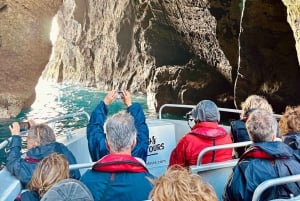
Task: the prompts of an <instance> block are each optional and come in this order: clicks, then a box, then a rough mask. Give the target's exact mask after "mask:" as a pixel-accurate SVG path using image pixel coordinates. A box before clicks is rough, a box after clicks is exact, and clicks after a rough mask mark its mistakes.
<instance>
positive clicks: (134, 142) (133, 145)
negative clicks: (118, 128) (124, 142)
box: [131, 138, 136, 149]
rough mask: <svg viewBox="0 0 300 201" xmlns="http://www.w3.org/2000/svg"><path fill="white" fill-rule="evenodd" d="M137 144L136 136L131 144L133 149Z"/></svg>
mask: <svg viewBox="0 0 300 201" xmlns="http://www.w3.org/2000/svg"><path fill="white" fill-rule="evenodd" d="M135 145H136V138H134V140H133V142H132V144H131V149H133V148H134V147H135Z"/></svg>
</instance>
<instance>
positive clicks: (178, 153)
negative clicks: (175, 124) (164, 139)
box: [169, 100, 232, 166]
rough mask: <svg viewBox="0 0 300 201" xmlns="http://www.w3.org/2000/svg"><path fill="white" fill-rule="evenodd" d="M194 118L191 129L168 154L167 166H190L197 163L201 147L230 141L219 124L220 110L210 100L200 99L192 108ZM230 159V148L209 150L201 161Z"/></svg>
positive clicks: (209, 161)
mask: <svg viewBox="0 0 300 201" xmlns="http://www.w3.org/2000/svg"><path fill="white" fill-rule="evenodd" d="M191 115H192V117H193V119H194V120H195V125H194V126H193V128H192V130H191V131H190V132H189V133H188V134H186V135H185V136H183V137H182V138H181V139H180V140H179V142H178V144H177V146H176V147H175V149H174V150H173V151H172V153H171V156H170V162H169V166H171V165H174V164H178V165H181V166H190V165H195V164H196V163H197V158H198V154H199V153H200V152H201V150H202V149H204V148H206V147H210V146H214V145H221V144H230V143H232V140H231V137H230V134H229V133H227V132H226V130H225V129H224V128H223V127H221V126H219V124H218V122H219V121H220V112H219V109H218V107H217V105H216V104H215V103H214V102H213V101H210V100H202V101H200V102H199V103H198V104H197V106H196V107H195V108H194V109H193V110H192V112H191ZM230 159H232V148H230V149H223V150H217V151H211V152H208V153H207V154H205V155H204V157H203V159H202V163H211V162H220V161H225V160H230Z"/></svg>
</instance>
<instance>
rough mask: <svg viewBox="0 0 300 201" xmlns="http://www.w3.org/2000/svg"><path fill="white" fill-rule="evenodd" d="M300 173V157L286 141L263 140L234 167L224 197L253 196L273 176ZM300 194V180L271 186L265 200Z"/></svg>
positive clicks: (229, 198)
mask: <svg viewBox="0 0 300 201" xmlns="http://www.w3.org/2000/svg"><path fill="white" fill-rule="evenodd" d="M295 174H300V157H299V156H298V155H297V154H295V153H294V151H293V150H292V149H291V148H290V147H289V146H288V145H286V144H285V143H283V142H279V141H274V142H262V143H255V144H253V145H251V146H250V147H249V148H248V149H247V151H246V152H245V153H244V154H243V156H242V157H241V158H240V160H239V162H238V164H237V165H236V166H235V167H234V168H233V173H232V175H231V177H230V178H229V180H228V183H227V185H226V187H225V191H224V193H223V200H224V201H225V200H226V201H237V200H252V196H253V193H254V191H255V189H256V187H257V186H258V185H259V184H260V183H262V182H264V181H266V180H268V179H273V178H279V177H284V176H289V175H295ZM290 194H293V195H294V196H296V195H299V194H300V182H297V183H288V184H284V185H279V186H275V187H271V188H269V189H267V190H266V191H265V192H264V193H263V194H262V197H261V200H271V199H274V198H289V196H290Z"/></svg>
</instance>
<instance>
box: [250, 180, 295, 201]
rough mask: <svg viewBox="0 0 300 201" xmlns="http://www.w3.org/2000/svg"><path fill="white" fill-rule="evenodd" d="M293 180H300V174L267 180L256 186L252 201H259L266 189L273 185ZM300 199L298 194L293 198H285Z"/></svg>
mask: <svg viewBox="0 0 300 201" xmlns="http://www.w3.org/2000/svg"><path fill="white" fill-rule="evenodd" d="M292 182H300V174H297V175H291V176H285V177H280V178H275V179H269V180H266V181H264V182H262V183H261V184H259V185H258V186H257V187H256V189H255V191H254V193H253V197H252V201H259V200H260V197H261V195H262V193H263V192H264V191H265V190H266V189H268V188H270V187H272V186H278V185H282V184H287V183H292ZM299 199H300V197H299V196H297V197H294V198H291V199H284V200H299ZM275 200H276V199H275Z"/></svg>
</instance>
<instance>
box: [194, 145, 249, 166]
mask: <svg viewBox="0 0 300 201" xmlns="http://www.w3.org/2000/svg"><path fill="white" fill-rule="evenodd" d="M251 144H253V142H252V141H246V142H237V143H230V144H222V145H216V146H211V147H206V148H204V149H202V150H201V152H200V153H199V154H198V158H197V165H201V162H202V158H203V156H204V155H205V154H206V153H207V152H209V151H214V150H219V149H228V148H235V147H245V146H248V145H251Z"/></svg>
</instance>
